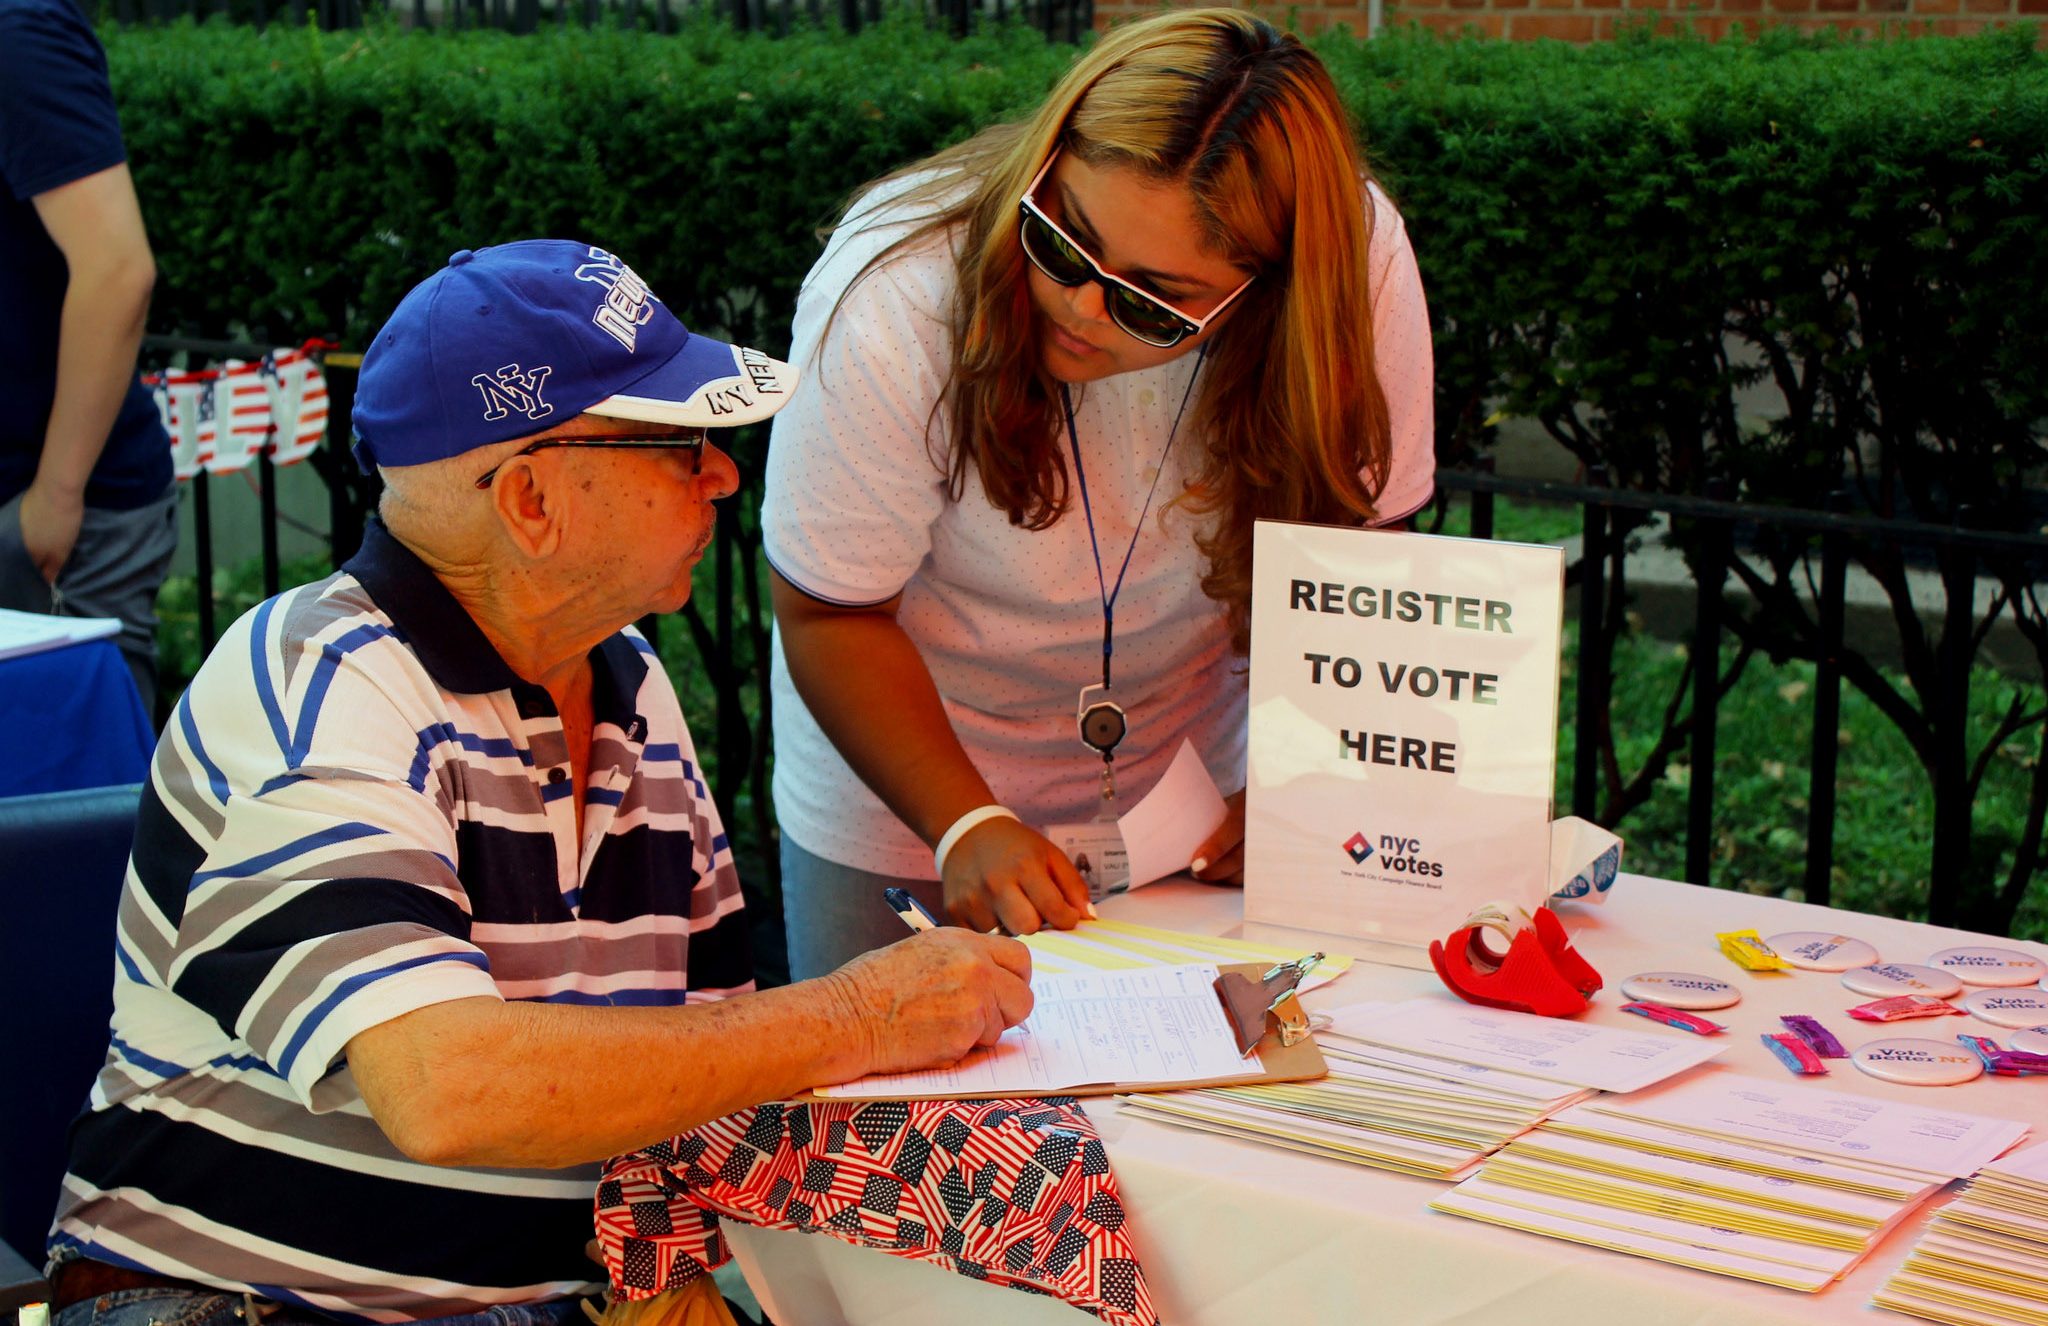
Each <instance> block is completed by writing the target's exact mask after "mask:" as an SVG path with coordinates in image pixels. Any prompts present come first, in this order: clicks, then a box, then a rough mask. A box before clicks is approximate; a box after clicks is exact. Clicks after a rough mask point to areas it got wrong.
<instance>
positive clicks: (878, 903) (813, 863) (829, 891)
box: [782, 833, 946, 981]
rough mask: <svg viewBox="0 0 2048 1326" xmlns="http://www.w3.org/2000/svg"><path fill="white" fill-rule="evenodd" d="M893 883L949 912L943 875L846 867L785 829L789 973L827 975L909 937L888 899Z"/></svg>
mask: <svg viewBox="0 0 2048 1326" xmlns="http://www.w3.org/2000/svg"><path fill="white" fill-rule="evenodd" d="M891 886H894V887H897V888H903V889H908V890H909V891H910V893H911V896H913V897H915V898H916V899H917V900H918V901H919V902H921V903H923V904H924V905H925V907H926V909H927V910H929V911H930V912H931V914H932V915H933V916H944V915H945V914H946V904H945V895H944V893H943V891H942V890H941V889H940V887H939V883H938V881H937V880H931V879H898V878H896V877H895V876H893V875H877V874H875V873H873V872H872V871H867V870H861V869H858V868H857V867H854V866H842V865H840V864H839V863H838V862H837V861H827V860H826V859H825V858H824V857H822V856H817V855H814V854H813V853H810V852H807V851H805V850H804V849H803V848H801V847H799V846H797V845H796V843H794V842H792V841H791V840H790V836H789V835H788V834H786V833H785V834H783V835H782V925H783V929H784V931H785V932H786V933H787V934H788V936H789V978H790V979H791V980H793V981H802V980H808V979H809V978H810V977H813V976H823V975H824V974H825V973H826V972H828V971H832V970H834V969H835V968H837V967H839V966H840V965H841V964H843V963H845V962H848V961H850V960H852V959H854V958H857V957H859V956H860V955H861V954H863V953H865V952H867V951H868V950H869V949H874V948H881V947H882V946H884V945H886V944H893V943H895V942H896V941H897V940H899V939H905V938H908V937H909V935H910V931H908V930H906V929H905V928H904V926H903V918H902V917H900V916H898V915H896V913H895V912H894V911H893V910H891V909H890V907H889V904H888V903H886V902H884V901H883V900H882V890H883V889H885V888H889V887H891Z"/></svg>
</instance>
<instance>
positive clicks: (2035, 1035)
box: [2005, 1026, 2048, 1054]
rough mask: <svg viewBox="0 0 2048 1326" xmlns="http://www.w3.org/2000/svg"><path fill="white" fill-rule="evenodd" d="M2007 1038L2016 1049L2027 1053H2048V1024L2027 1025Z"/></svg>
mask: <svg viewBox="0 0 2048 1326" xmlns="http://www.w3.org/2000/svg"><path fill="white" fill-rule="evenodd" d="M2005 1039H2006V1042H2007V1044H2009V1045H2010V1046H2011V1047H2012V1048H2013V1049H2015V1050H2021V1051H2024V1052H2025V1053H2027V1054H2048V1026H2040V1027H2027V1028H2025V1029H2023V1030H2020V1031H2016V1032H2014V1033H2013V1034H2012V1035H2010V1036H2008V1037H2006V1038H2005Z"/></svg>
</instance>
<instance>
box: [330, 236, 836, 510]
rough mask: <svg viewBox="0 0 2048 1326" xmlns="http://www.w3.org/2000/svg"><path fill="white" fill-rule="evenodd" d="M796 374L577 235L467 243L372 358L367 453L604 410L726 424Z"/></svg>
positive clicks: (433, 445) (439, 449) (391, 457)
mask: <svg viewBox="0 0 2048 1326" xmlns="http://www.w3.org/2000/svg"><path fill="white" fill-rule="evenodd" d="M795 387H796V370H795V369H794V368H792V367H790V366H789V365H788V364H785V363H783V362H782V361H781V360H778V359H771V358H769V357H768V356H767V355H765V354H763V353H761V352H760V351H759V350H750V349H746V348H745V347H742V346H736V345H728V344H726V343H725V342H724V341H719V340H714V339H712V338H711V337H709V336H698V335H695V334H693V333H691V332H690V331H688V330H687V329H685V328H684V326H683V324H682V323H681V322H679V321H678V320H677V319H676V315H675V314H673V313H671V312H669V311H668V307H667V305H665V304H663V303H662V302H661V300H660V299H659V298H657V297H656V296H655V294H654V292H653V291H651V290H649V289H648V288H647V283H646V282H645V281H643V280H641V279H640V278H639V276H637V275H635V274H634V271H633V269H632V268H630V267H628V266H626V264H625V263H623V262H621V261H620V260H619V259H618V258H616V257H614V256H613V255H612V254H609V253H607V252H605V251H604V250H603V249H600V248H597V247H596V246H594V245H590V244H582V243H578V242H576V241H574V240H566V239H530V240H522V241H520V242H518V243H516V244H499V245H496V246H494V247H492V248H487V249H476V250H474V251H472V250H470V249H464V250H462V251H461V252H459V253H457V254H455V255H453V256H452V257H450V258H449V259H448V265H447V266H446V267H444V268H442V269H441V270H440V271H438V272H436V273H434V274H433V275H432V276H430V277H428V278H427V279H426V280H424V281H422V282H420V283H419V284H418V285H417V286H415V287H413V290H412V293H410V294H408V295H407V296H406V297H405V298H404V299H403V300H402V301H400V303H399V305H398V310H397V312H395V313H393V314H392V315H391V320H390V321H389V322H387V323H385V324H384V328H383V330H382V331H380V332H378V333H377V338H376V340H375V341H373V342H372V343H371V345H370V348H369V349H368V350H367V351H365V352H364V354H363V368H362V375H361V377H360V378H359V379H358V382H357V386H356V401H355V447H354V451H355V457H356V463H357V464H358V465H360V466H362V467H363V471H364V472H365V473H368V472H370V471H371V470H372V469H373V468H374V467H375V466H378V465H391V466H398V465H424V464H426V463H427V462H429V461H436V460H444V459H446V458H447V457H449V456H459V455H461V454H462V453H464V452H466V451H473V450H475V449H476V448H477V447H481V446H488V445H490V444H491V443H493V442H507V441H510V440H511V439H513V438H517V437H527V436H530V435H532V434H534V433H538V432H542V431H544V430H545V429H548V428H552V427H554V426H555V425H556V424H561V423H566V422H568V421H569V420H571V419H574V418H575V417H576V416H577V415H579V414H603V415H610V416H613V417H615V418H619V419H632V420H637V421H639V422H642V423H651V424H677V425H681V426H684V427H696V428H730V427H733V426H735V425H738V424H750V423H754V422H756V421H757V420H761V419H766V418H767V417H768V416H769V415H771V414H773V413H775V412H776V411H777V410H779V409H781V408H782V406H783V405H784V404H785V403H786V402H787V401H788V400H789V395H790V392H791V391H792V390H794V389H795Z"/></svg>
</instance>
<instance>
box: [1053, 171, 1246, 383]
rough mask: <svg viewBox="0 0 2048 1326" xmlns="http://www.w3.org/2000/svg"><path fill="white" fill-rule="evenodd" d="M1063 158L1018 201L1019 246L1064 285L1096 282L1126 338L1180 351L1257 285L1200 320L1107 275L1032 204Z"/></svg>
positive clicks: (1230, 297)
mask: <svg viewBox="0 0 2048 1326" xmlns="http://www.w3.org/2000/svg"><path fill="white" fill-rule="evenodd" d="M1059 156H1060V154H1059V152H1058V151H1054V153H1053V154H1052V155H1051V156H1049V157H1047V158H1046V159H1045V164H1044V165H1043V166H1040V167H1039V168H1038V174H1037V175H1035V176H1033V177H1032V180H1031V183H1030V185H1029V186H1028V187H1026V188H1025V190H1024V196H1023V197H1022V198H1020V199H1018V200H1017V210H1018V212H1019V216H1018V220H1017V238H1018V241H1019V242H1020V243H1021V244H1022V245H1023V246H1024V256H1025V257H1027V258H1029V259H1031V265H1032V266H1033V267H1036V268H1037V269H1038V270H1039V271H1041V272H1044V273H1045V274H1046V276H1047V277H1049V278H1051V279H1052V280H1054V281H1057V282H1059V283H1060V284H1061V285H1063V286H1077V285H1081V284H1082V283H1084V282H1087V281H1093V282H1095V284H1097V285H1099V286H1101V287H1102V301H1103V306H1104V307H1105V308H1107V309H1108V310H1109V320H1110V321H1111V322H1114V323H1115V324H1116V325H1117V326H1118V327H1119V328H1121V329H1122V330H1123V331H1124V333H1125V334H1126V335H1129V336H1132V337H1135V338H1137V339H1138V340H1140V341H1143V342H1144V343H1145V344H1147V345H1151V346H1157V347H1158V348H1159V349H1162V350H1164V349H1167V348H1169V347H1171V346H1175V345H1179V344H1180V343H1181V342H1182V341H1184V340H1186V339H1187V338H1188V337H1190V336H1196V335H1199V334H1200V333H1201V331H1202V329H1203V328H1204V327H1207V326H1208V325H1209V324H1210V323H1212V322H1214V321H1215V320H1216V317H1217V315H1218V314H1220V313H1222V312H1223V310H1224V309H1227V308H1229V307H1230V305H1231V301H1233V300H1235V299H1236V298H1237V297H1238V296H1239V295H1241V294H1243V293H1244V292H1245V291H1246V290H1247V289H1248V288H1250V286H1251V283H1252V282H1253V281H1254V280H1256V279H1257V278H1256V276H1247V277H1246V278H1245V279H1244V284H1242V285H1240V286H1238V288H1237V289H1235V290H1233V291H1231V292H1230V293H1229V294H1227V295H1225V296H1224V297H1223V302H1222V303H1220V304H1218V305H1217V306H1216V307H1215V308H1212V309H1210V310H1209V312H1208V314H1207V316H1205V317H1200V318H1195V317H1190V316H1188V315H1187V314H1185V313H1183V312H1181V311H1180V310H1179V309H1177V308H1175V307H1174V306H1173V305H1171V304H1169V303H1167V302H1166V301H1165V300H1163V299H1161V298H1159V296H1157V295H1153V294H1148V293H1146V292H1145V291H1144V290H1141V289H1139V288H1138V287H1137V286H1135V285H1132V284H1131V283H1130V282H1129V281H1126V280H1125V279H1124V278H1123V277H1121V276H1118V275H1116V274H1114V273H1113V272H1105V271H1103V270H1102V267H1101V265H1100V264H1098V263H1097V262H1096V261H1095V259H1093V258H1091V257H1090V256H1089V255H1088V251H1087V250H1086V249H1084V248H1082V247H1081V246H1080V244H1079V243H1078V242H1076V241H1075V239H1074V237H1073V236H1072V235H1069V234H1068V233H1067V232H1066V231H1064V230H1062V229H1060V227H1059V223H1058V222H1056V221H1054V220H1053V219H1052V218H1051V217H1049V216H1047V215H1046V214H1045V213H1044V212H1042V211H1040V210H1039V207H1038V204H1037V203H1036V202H1034V201H1033V200H1032V195H1033V194H1035V193H1037V192H1038V186H1039V184H1040V183H1042V182H1043V181H1044V179H1045V177H1046V175H1047V173H1048V172H1050V171H1051V170H1052V163H1053V162H1055V161H1057V160H1059Z"/></svg>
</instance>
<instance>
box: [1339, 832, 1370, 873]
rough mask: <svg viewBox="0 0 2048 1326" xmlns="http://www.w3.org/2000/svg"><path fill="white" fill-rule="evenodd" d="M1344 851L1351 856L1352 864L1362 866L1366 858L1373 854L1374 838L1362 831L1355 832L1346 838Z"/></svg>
mask: <svg viewBox="0 0 2048 1326" xmlns="http://www.w3.org/2000/svg"><path fill="white" fill-rule="evenodd" d="M1344 852H1345V854H1346V855H1347V856H1349V857H1350V858H1351V864H1353V865H1355V866H1362V865H1364V864H1365V859H1366V858H1367V857H1369V856H1371V855H1372V840H1371V839H1370V838H1367V837H1366V836H1365V834H1364V833H1362V832H1360V833H1354V834H1352V835H1351V836H1350V837H1349V838H1346V839H1345V840H1344Z"/></svg>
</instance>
